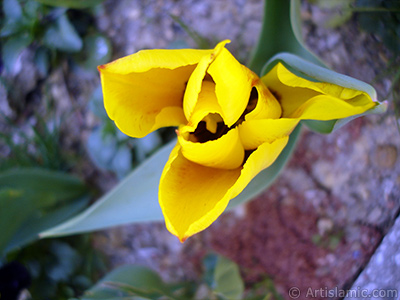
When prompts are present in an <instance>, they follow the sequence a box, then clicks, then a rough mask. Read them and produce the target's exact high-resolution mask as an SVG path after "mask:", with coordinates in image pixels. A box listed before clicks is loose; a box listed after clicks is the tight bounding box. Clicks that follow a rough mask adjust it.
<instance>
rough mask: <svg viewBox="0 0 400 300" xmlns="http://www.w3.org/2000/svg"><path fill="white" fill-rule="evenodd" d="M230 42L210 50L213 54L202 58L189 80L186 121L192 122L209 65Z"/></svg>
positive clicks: (186, 97)
mask: <svg viewBox="0 0 400 300" xmlns="http://www.w3.org/2000/svg"><path fill="white" fill-rule="evenodd" d="M229 42H230V41H229V40H225V41H222V42H220V43H218V45H217V46H216V47H215V48H214V50H210V51H211V53H209V54H208V55H205V56H203V57H202V59H201V60H200V62H199V63H198V65H197V67H196V69H195V70H194V71H193V73H192V75H191V76H190V78H189V81H188V83H187V86H186V91H185V96H184V99H183V110H184V113H185V116H186V119H188V120H190V119H191V116H192V113H193V111H194V108H195V106H196V104H197V101H198V97H199V93H200V90H201V89H202V82H203V80H204V77H205V76H206V72H207V69H208V67H209V65H210V64H211V63H212V62H213V61H214V59H215V58H216V57H217V56H218V55H219V53H220V52H221V50H222V49H223V48H224V47H225V45H226V44H227V43H229Z"/></svg>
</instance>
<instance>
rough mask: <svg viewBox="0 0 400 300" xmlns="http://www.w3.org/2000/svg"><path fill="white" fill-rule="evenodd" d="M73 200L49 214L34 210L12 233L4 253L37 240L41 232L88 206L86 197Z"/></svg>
mask: <svg viewBox="0 0 400 300" xmlns="http://www.w3.org/2000/svg"><path fill="white" fill-rule="evenodd" d="M73 200H74V201H71V203H68V204H66V205H61V206H60V207H59V208H55V209H54V210H52V211H51V212H50V213H45V214H43V212H41V211H40V210H36V211H35V212H34V213H33V214H31V215H30V217H29V218H26V220H25V221H24V222H23V224H22V226H21V227H20V228H19V229H18V230H17V231H16V232H15V233H14V235H13V237H12V238H11V239H10V240H9V243H8V244H7V247H6V248H5V252H6V253H8V252H10V251H12V250H14V249H16V248H20V247H22V246H24V245H27V244H29V243H31V242H33V241H35V240H37V239H38V238H39V233H40V232H42V231H43V230H46V229H48V228H52V227H54V226H57V225H58V224H60V223H61V222H64V221H66V220H68V219H69V218H72V217H73V216H74V215H76V214H77V213H79V212H80V211H82V209H84V208H85V207H86V206H87V205H88V203H89V200H90V198H89V197H87V196H86V197H82V198H79V199H73ZM21 205H22V204H21Z"/></svg>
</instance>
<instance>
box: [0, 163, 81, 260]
mask: <svg viewBox="0 0 400 300" xmlns="http://www.w3.org/2000/svg"><path fill="white" fill-rule="evenodd" d="M88 200H89V198H88V197H87V189H86V187H85V185H84V184H83V183H82V182H81V181H80V180H79V179H77V178H75V177H72V176H69V175H67V174H63V173H59V172H54V171H48V170H42V169H30V168H26V169H23V168H21V169H13V170H8V171H6V172H3V173H0V226H1V228H3V229H2V234H1V237H0V253H1V252H3V253H6V252H8V251H11V250H13V249H15V248H16V247H21V246H23V245H25V244H27V243H29V242H31V241H33V240H35V239H37V238H38V234H39V232H41V231H43V230H45V229H47V228H50V227H53V226H55V225H57V224H59V223H60V222H62V221H63V220H66V219H67V218H70V217H72V216H73V215H74V214H76V213H77V212H78V211H80V210H81V209H82V208H83V207H84V206H86V205H87V203H88Z"/></svg>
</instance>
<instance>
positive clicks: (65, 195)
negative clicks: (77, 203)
mask: <svg viewBox="0 0 400 300" xmlns="http://www.w3.org/2000/svg"><path fill="white" fill-rule="evenodd" d="M0 188H9V189H17V190H22V191H28V192H29V193H30V194H31V195H32V196H31V197H32V199H33V201H35V206H37V207H40V208H49V207H51V206H55V205H59V204H60V203H62V202H64V201H69V200H71V199H77V198H80V197H82V196H83V195H85V194H86V193H87V188H86V186H85V185H84V184H83V182H82V181H81V180H79V179H78V178H76V177H73V176H70V175H68V174H64V173H61V172H54V171H49V170H45V169H38V168H19V169H12V170H8V171H6V172H3V173H0Z"/></svg>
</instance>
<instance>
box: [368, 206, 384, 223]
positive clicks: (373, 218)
mask: <svg viewBox="0 0 400 300" xmlns="http://www.w3.org/2000/svg"><path fill="white" fill-rule="evenodd" d="M381 216H382V210H381V209H380V208H379V207H375V208H374V209H373V210H372V211H371V212H370V213H369V215H368V221H369V222H370V223H372V224H377V223H378V221H379V219H380V218H381Z"/></svg>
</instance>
